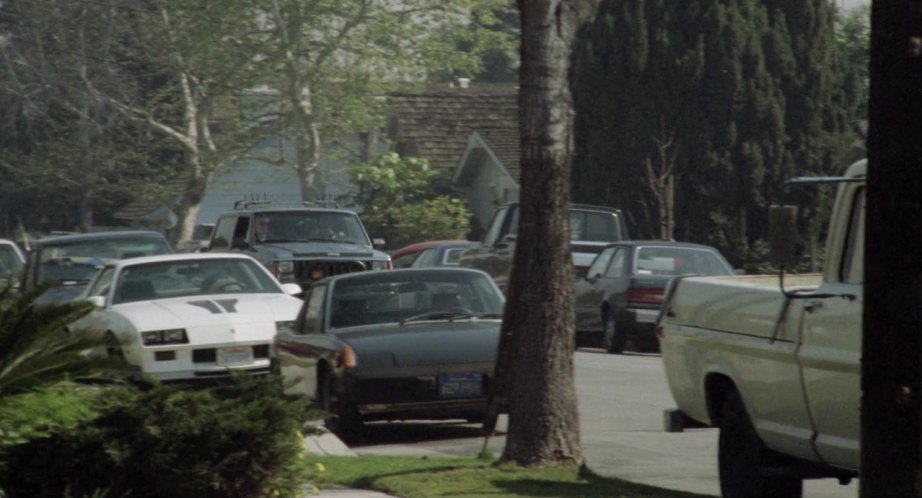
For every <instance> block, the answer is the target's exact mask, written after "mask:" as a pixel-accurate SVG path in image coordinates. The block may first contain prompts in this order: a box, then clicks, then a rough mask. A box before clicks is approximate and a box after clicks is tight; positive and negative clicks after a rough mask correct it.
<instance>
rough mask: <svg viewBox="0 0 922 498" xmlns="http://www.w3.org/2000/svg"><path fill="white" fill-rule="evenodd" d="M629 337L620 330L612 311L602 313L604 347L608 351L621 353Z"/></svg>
mask: <svg viewBox="0 0 922 498" xmlns="http://www.w3.org/2000/svg"><path fill="white" fill-rule="evenodd" d="M625 342H627V338H626V337H624V332H623V331H620V327H618V322H617V320H615V315H614V314H613V313H611V312H608V311H606V312H604V313H603V314H602V347H603V348H604V349H605V351H606V352H608V353H613V354H621V353H622V352H624V344H625Z"/></svg>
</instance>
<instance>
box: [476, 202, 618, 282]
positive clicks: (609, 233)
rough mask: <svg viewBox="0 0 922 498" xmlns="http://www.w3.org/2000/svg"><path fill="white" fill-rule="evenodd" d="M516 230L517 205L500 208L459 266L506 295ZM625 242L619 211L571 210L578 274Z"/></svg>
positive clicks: (578, 207) (575, 207) (587, 207)
mask: <svg viewBox="0 0 922 498" xmlns="http://www.w3.org/2000/svg"><path fill="white" fill-rule="evenodd" d="M518 228H519V203H517V202H511V203H508V204H504V205H502V206H500V207H499V208H498V209H497V210H496V212H495V213H493V219H492V220H490V226H489V228H487V231H486V235H484V237H483V240H482V241H481V243H480V244H476V245H474V246H473V247H470V248H468V249H466V250H465V251H464V252H462V253H461V257H460V259H459V261H458V264H459V265H460V266H462V267H467V268H475V269H477V270H483V271H485V272H487V273H488V274H490V276H491V277H493V280H494V281H496V284H497V285H498V286H499V288H500V289H501V290H502V291H503V292H504V293H505V292H506V286H507V285H508V283H509V272H510V271H511V270H512V259H513V256H514V255H515V240H516V236H517V233H518ZM628 238H629V237H628V232H627V223H626V222H625V220H624V214H623V213H622V212H621V210H620V209H615V208H611V207H605V206H592V205H588V204H572V205H571V206H570V250H571V253H572V255H573V265H574V267H575V269H576V270H577V272H580V271H582V272H585V271H586V270H587V269H588V268H589V265H590V264H591V263H592V260H593V259H595V257H596V256H597V255H598V254H599V253H600V252H602V249H603V248H605V246H606V245H608V244H609V243H611V242H618V241H621V240H627V239H628Z"/></svg>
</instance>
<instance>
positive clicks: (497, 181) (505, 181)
mask: <svg viewBox="0 0 922 498" xmlns="http://www.w3.org/2000/svg"><path fill="white" fill-rule="evenodd" d="M476 171H477V174H476V175H475V176H474V178H473V179H472V181H471V183H470V185H469V186H468V187H467V199H468V206H469V207H470V209H471V211H472V212H473V213H474V218H475V219H476V220H477V222H478V223H479V224H480V227H481V228H483V229H486V227H487V225H488V224H489V223H490V219H491V218H492V217H493V212H494V211H496V208H497V207H498V206H500V205H502V204H505V203H507V202H513V201H518V200H519V187H518V185H517V184H516V182H515V181H513V179H512V177H510V176H509V175H508V174H506V173H505V170H504V169H503V168H502V167H501V166H499V165H498V164H496V162H495V161H493V160H492V158H488V159H487V160H485V161H484V162H483V163H482V164H480V165H479V166H478V167H477V168H476Z"/></svg>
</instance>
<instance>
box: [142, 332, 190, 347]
mask: <svg viewBox="0 0 922 498" xmlns="http://www.w3.org/2000/svg"><path fill="white" fill-rule="evenodd" d="M141 342H142V343H144V345H145V346H157V345H161V344H187V343H188V342H189V337H188V336H187V335H186V329H167V330H149V331H147V332H141Z"/></svg>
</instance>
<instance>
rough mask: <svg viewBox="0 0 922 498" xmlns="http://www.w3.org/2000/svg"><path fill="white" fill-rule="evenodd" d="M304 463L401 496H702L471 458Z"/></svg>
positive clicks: (343, 480)
mask: <svg viewBox="0 0 922 498" xmlns="http://www.w3.org/2000/svg"><path fill="white" fill-rule="evenodd" d="M308 462H309V463H310V464H311V465H312V466H313V468H314V469H316V470H315V472H314V474H315V478H314V480H313V483H314V484H315V485H316V486H318V487H320V488H329V487H335V486H348V487H354V488H361V489H373V490H377V491H382V492H385V493H388V494H391V495H394V496H399V497H401V498H434V497H440V496H444V497H451V498H465V497H490V498H504V497H560V498H567V497H614V498H641V497H642V498H693V497H698V498H701V497H704V496H708V495H700V494H694V493H683V492H680V491H672V490H667V489H662V488H655V487H652V486H645V485H641V484H633V483H630V482H627V481H622V480H619V479H612V478H605V477H599V476H596V475H591V474H589V475H586V474H581V473H580V472H579V470H578V469H576V468H573V467H542V468H529V469H525V468H522V467H517V466H512V465H503V466H495V465H493V463H492V462H490V461H487V460H482V459H476V458H428V457H391V456H359V457H354V456H348V457H347V456H341V457H334V456H309V457H308Z"/></svg>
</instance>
